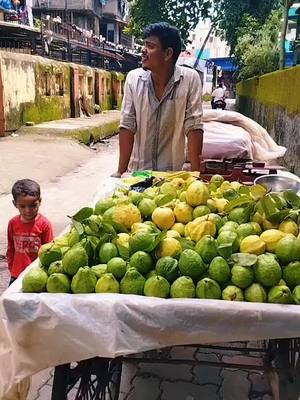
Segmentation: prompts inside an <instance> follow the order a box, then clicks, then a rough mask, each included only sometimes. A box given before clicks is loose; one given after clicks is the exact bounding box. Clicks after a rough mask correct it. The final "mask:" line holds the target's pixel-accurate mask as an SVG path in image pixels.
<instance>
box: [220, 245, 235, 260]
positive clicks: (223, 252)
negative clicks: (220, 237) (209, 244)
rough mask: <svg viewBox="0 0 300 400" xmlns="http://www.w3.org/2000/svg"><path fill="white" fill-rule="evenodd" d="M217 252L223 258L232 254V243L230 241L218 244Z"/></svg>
mask: <svg viewBox="0 0 300 400" xmlns="http://www.w3.org/2000/svg"><path fill="white" fill-rule="evenodd" d="M218 253H219V254H220V256H221V257H223V258H225V259H227V258H229V257H230V256H231V254H232V244H231V243H226V244H220V245H219V246H218Z"/></svg>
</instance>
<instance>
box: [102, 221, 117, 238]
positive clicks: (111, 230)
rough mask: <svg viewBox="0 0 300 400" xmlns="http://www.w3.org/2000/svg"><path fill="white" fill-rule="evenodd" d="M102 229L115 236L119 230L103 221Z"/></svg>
mask: <svg viewBox="0 0 300 400" xmlns="http://www.w3.org/2000/svg"><path fill="white" fill-rule="evenodd" d="M100 229H101V230H102V231H103V232H104V233H110V234H111V235H112V236H113V237H115V236H117V232H116V230H115V228H114V227H113V226H112V225H111V224H108V223H105V222H104V223H101V225H100Z"/></svg>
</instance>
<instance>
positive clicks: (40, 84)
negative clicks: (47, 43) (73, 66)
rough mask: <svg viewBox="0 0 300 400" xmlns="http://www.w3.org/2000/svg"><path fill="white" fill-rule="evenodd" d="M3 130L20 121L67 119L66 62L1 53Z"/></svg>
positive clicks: (68, 93) (68, 112) (68, 95)
mask: <svg viewBox="0 0 300 400" xmlns="http://www.w3.org/2000/svg"><path fill="white" fill-rule="evenodd" d="M0 67H1V75H2V85H3V103H4V119H5V130H15V129H17V128H18V127H19V126H21V125H22V124H24V123H26V122H29V121H33V122H35V123H39V122H43V121H51V120H54V119H62V118H68V117H69V116H70V78H69V68H68V66H67V65H66V64H64V63H60V62H57V61H51V62H49V61H48V60H46V59H43V58H42V57H34V56H29V55H25V54H14V53H10V52H1V54H0Z"/></svg>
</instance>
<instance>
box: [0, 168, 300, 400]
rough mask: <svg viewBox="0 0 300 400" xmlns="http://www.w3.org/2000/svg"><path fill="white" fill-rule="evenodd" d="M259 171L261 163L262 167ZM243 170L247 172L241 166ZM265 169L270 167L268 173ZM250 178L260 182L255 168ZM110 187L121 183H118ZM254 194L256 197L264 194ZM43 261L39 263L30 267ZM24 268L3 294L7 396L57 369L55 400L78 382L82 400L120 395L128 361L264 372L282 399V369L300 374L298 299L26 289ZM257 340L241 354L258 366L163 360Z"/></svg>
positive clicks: (0, 379) (0, 336)
mask: <svg viewBox="0 0 300 400" xmlns="http://www.w3.org/2000/svg"><path fill="white" fill-rule="evenodd" d="M207 167H209V166H207ZM258 167H259V168H260V169H262V166H261V165H260V166H258ZM230 168H231V169H232V167H230ZM253 168H254V166H253V165H251V169H253ZM255 168H256V167H255ZM234 169H237V168H234ZM270 170H271V169H270ZM242 172H243V174H244V173H245V165H244V164H243V165H242ZM265 172H266V170H265V169H264V168H263V172H262V173H265ZM271 172H272V174H274V172H276V173H278V174H279V175H282V176H286V177H292V175H291V174H289V173H287V172H284V171H279V170H277V169H276V171H274V167H273V168H272V170H271ZM262 173H260V174H262ZM250 175H251V180H252V181H253V179H254V178H253V174H252V172H251V174H250ZM204 176H205V174H204ZM235 176H236V175H235ZM257 176H258V173H256V174H255V177H257ZM234 179H237V178H236V177H235V178H234ZM207 180H209V172H207ZM111 185H112V186H111V187H113V186H114V185H115V181H114V180H111ZM108 186H109V185H106V187H108ZM230 195H232V192H230ZM254 195H255V196H257V195H258V194H257V191H254V192H253V196H254ZM99 197H100V195H99V196H97V198H99ZM161 199H162V197H161V198H160V200H161ZM163 199H164V200H165V198H163ZM233 201H234V200H233ZM226 204H227V203H226ZM274 207H275V206H274ZM275 208H276V207H275ZM283 211H285V210H283ZM84 212H89V210H88V209H86V210H85V211H84ZM280 212H281V214H280V217H281V216H282V210H281V211H280ZM81 214H82V212H81ZM273 214H274V213H273ZM273 214H272V215H273ZM275 214H277V208H276V213H275ZM277 217H278V215H277ZM74 224H75V225H76V224H78V220H76V219H75V222H74ZM81 225H82V224H80V222H79V227H78V229H82V226H81ZM90 226H92V225H90ZM106 228H107V227H106ZM222 250H224V247H223V248H222ZM225 250H228V249H227V248H226V249H225ZM247 262H248V261H247ZM37 265H38V261H36V262H35V263H34V264H33V265H32V266H31V269H34V268H36V267H37ZM27 273H28V271H25V272H24V273H23V275H22V276H21V277H20V279H18V280H17V281H16V282H15V283H14V284H13V285H12V286H11V287H10V288H9V289H8V290H7V291H6V292H5V293H4V295H3V296H2V298H1V303H0V310H1V318H0V342H1V350H0V360H1V363H0V396H1V395H2V394H4V393H5V391H7V390H8V389H9V388H10V387H11V386H12V384H13V383H14V382H15V381H19V380H21V379H23V378H25V377H26V376H30V375H33V374H35V373H37V372H38V371H40V370H43V369H45V368H48V367H52V366H56V369H55V375H54V381H53V390H52V399H53V400H64V399H66V400H67V399H68V393H69V392H70V391H71V390H72V389H73V388H76V391H77V395H76V398H77V399H106V400H107V399H118V398H119V391H120V378H121V371H122V363H123V361H124V360H125V361H126V362H133V363H138V362H141V361H142V362H143V363H144V362H149V363H170V362H172V363H181V364H195V363H199V364H205V365H208V366H220V367H224V368H243V369H249V370H250V369H255V370H261V371H262V370H263V371H267V373H268V375H269V378H270V382H271V385H272V391H273V397H274V399H279V398H280V397H279V396H280V393H279V391H280V388H279V385H278V376H277V372H278V370H282V371H284V373H285V374H287V376H288V377H289V379H294V378H295V377H296V376H297V374H298V368H299V365H298V359H299V340H298V339H295V338H299V337H300V324H299V315H300V308H299V306H298V305H296V304H276V303H274V304H265V303H256V302H253V303H252V302H232V301H223V300H215V299H208V298H201V300H200V299H195V298H187V299H181V298H171V299H161V298H156V297H146V296H145V297H144V296H138V295H134V294H126V295H124V294H116V293H114V294H113V293H102V294H95V293H87V294H84V293H83V292H81V293H79V292H77V293H78V294H70V293H46V292H40V293H23V292H22V279H23V278H24V276H25V274H27ZM100 279H101V278H100ZM73 293H75V291H74V290H73ZM174 297H175V296H174ZM232 327H233V328H234V329H232ZM253 341H262V342H263V345H262V346H261V347H259V348H255V347H253V346H251V347H247V348H245V351H244V353H245V356H249V355H251V353H253V352H254V353H258V352H260V353H261V354H262V358H261V359H262V362H261V363H258V364H255V365H253V363H250V362H249V363H248V362H247V360H246V358H244V360H243V361H244V362H240V363H234V364H231V363H215V362H207V361H205V360H201V359H200V360H190V359H186V360H183V359H170V358H169V357H164V355H165V354H167V352H168V350H166V349H168V348H170V347H173V346H195V347H206V348H214V349H224V348H226V347H227V344H228V348H229V349H230V350H231V351H233V352H234V351H239V352H240V351H241V348H240V346H235V345H234V342H253ZM218 343H222V345H219V344H218ZM232 343H233V344H232ZM49 349H50V350H49ZM152 350H158V351H157V352H151V351H152ZM149 351H150V353H149ZM78 360H81V361H78ZM249 360H250V359H249Z"/></svg>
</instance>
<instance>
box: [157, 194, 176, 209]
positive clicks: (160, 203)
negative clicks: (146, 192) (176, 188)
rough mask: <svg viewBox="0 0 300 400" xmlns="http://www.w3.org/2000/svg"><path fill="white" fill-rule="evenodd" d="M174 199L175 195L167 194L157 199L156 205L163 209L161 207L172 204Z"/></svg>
mask: <svg viewBox="0 0 300 400" xmlns="http://www.w3.org/2000/svg"><path fill="white" fill-rule="evenodd" d="M173 199H174V196H173V195H171V194H165V195H162V196H161V197H159V198H157V203H156V204H157V206H158V207H161V206H164V205H166V204H168V203H170V202H171V201H172V200H173Z"/></svg>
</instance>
